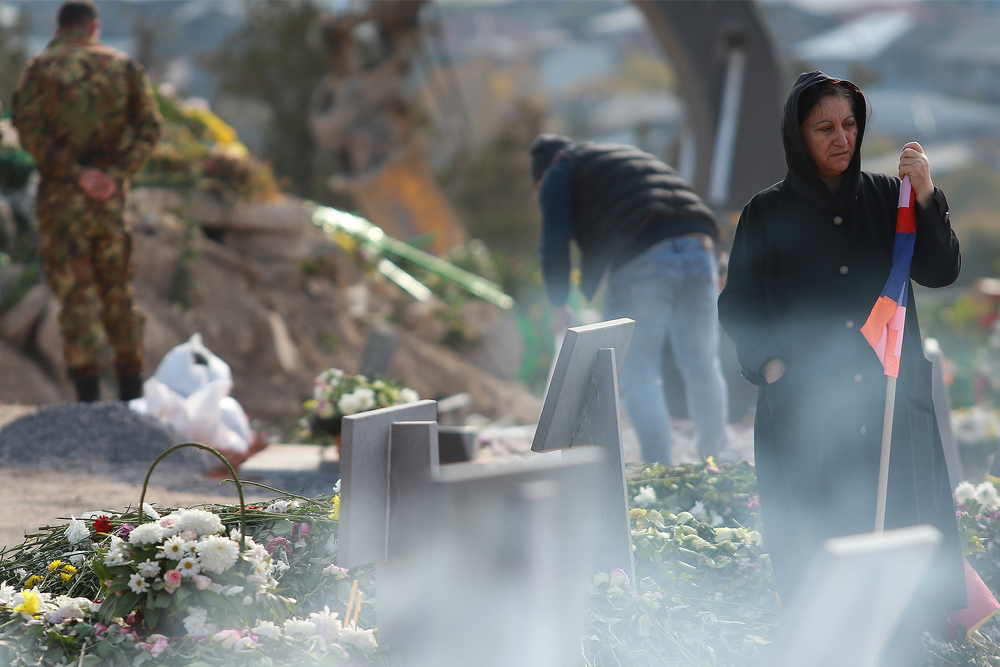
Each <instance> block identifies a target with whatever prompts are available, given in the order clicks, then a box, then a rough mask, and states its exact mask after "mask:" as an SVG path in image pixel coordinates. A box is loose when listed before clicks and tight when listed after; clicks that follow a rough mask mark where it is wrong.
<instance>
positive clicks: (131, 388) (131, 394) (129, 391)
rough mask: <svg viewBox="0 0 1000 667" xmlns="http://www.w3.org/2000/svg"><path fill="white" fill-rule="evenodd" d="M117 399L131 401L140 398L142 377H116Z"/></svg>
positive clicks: (137, 374) (136, 374)
mask: <svg viewBox="0 0 1000 667" xmlns="http://www.w3.org/2000/svg"><path fill="white" fill-rule="evenodd" d="M118 398H120V399H121V400H123V401H131V400H132V399H133V398H142V375H140V374H139V373H135V374H134V375H119V376H118Z"/></svg>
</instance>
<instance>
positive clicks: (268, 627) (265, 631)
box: [250, 621, 281, 640]
mask: <svg viewBox="0 0 1000 667" xmlns="http://www.w3.org/2000/svg"><path fill="white" fill-rule="evenodd" d="M250 632H252V633H254V634H255V635H257V636H258V637H263V638H264V639H274V640H278V639H281V628H279V627H278V626H277V625H275V624H274V623H272V622H271V621H261V622H260V623H258V624H257V625H256V626H255V627H254V629H253V630H251V631H250Z"/></svg>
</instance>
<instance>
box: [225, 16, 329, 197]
mask: <svg viewBox="0 0 1000 667" xmlns="http://www.w3.org/2000/svg"><path fill="white" fill-rule="evenodd" d="M246 6H247V20H246V22H245V23H244V25H243V27H242V28H240V29H239V30H237V31H236V32H235V33H234V34H233V35H232V36H231V37H229V38H228V40H227V41H226V43H225V44H223V46H222V48H221V49H220V50H219V52H218V54H217V55H215V56H213V57H212V58H211V60H210V62H209V66H210V68H211V69H212V70H213V71H214V72H215V73H216V74H217V75H218V76H219V87H220V90H222V91H223V92H225V93H229V94H232V95H235V96H237V97H249V98H253V99H256V100H259V101H261V102H263V103H264V104H266V105H267V107H268V108H269V109H270V111H271V114H272V116H271V120H270V122H269V123H268V126H267V128H266V141H267V155H266V157H267V159H268V160H270V162H271V163H272V164H273V165H274V169H275V171H276V173H277V174H278V175H279V176H280V177H281V178H287V179H288V184H289V186H290V187H289V189H290V190H291V191H293V192H294V193H295V194H297V195H300V196H303V197H307V198H312V199H319V198H321V197H322V195H323V194H324V193H325V186H324V185H322V181H323V179H317V178H316V174H315V173H314V172H315V162H314V159H315V157H314V153H315V146H314V142H313V139H312V134H311V133H310V130H309V126H308V117H307V111H308V109H309V106H310V105H309V103H310V97H311V95H312V91H313V89H314V88H315V86H316V84H317V83H318V82H319V81H320V79H321V78H322V77H323V76H324V75H326V74H327V73H328V72H329V69H330V65H329V62H328V60H327V56H326V53H325V51H324V48H323V44H322V40H321V39H320V33H319V31H320V26H321V22H322V10H321V8H320V7H319V6H317V4H316V3H314V2H310V1H303V0H292V1H284V0H265V1H264V2H248V3H247V5H246Z"/></svg>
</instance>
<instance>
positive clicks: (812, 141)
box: [801, 96, 858, 182]
mask: <svg viewBox="0 0 1000 667" xmlns="http://www.w3.org/2000/svg"><path fill="white" fill-rule="evenodd" d="M801 130H802V143H804V144H805V147H806V152H807V153H808V154H809V157H810V158H812V161H813V164H814V165H815V166H816V173H818V174H819V177H820V178H822V179H823V180H824V181H827V182H829V181H831V180H836V179H838V178H839V177H840V175H841V174H843V173H844V170H845V169H847V165H849V164H850V163H851V158H852V157H854V143H855V141H857V138H858V122H857V119H855V118H854V110H853V109H852V108H851V102H850V100H848V99H847V98H846V97H840V96H837V97H824V98H822V99H820V100H819V101H818V102H817V103H816V104H815V105H814V106H813V108H812V109H810V111H809V114H808V115H807V116H806V119H805V120H804V121H802V127H801Z"/></svg>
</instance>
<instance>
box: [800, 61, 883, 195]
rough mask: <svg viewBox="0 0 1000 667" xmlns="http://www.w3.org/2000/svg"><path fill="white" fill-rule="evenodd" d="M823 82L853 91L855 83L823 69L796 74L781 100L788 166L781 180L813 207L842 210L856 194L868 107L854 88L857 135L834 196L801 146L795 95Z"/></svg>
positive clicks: (859, 180)
mask: <svg viewBox="0 0 1000 667" xmlns="http://www.w3.org/2000/svg"><path fill="white" fill-rule="evenodd" d="M824 81H829V82H830V83H844V84H847V85H848V86H849V87H851V88H854V89H855V90H857V86H855V85H854V84H853V83H851V82H850V81H845V80H843V79H834V78H833V77H829V76H827V75H826V74H823V72H819V71H816V72H805V73H803V74H800V75H799V78H798V80H797V81H796V82H795V85H794V86H792V91H791V92H790V93H789V94H788V99H787V100H786V101H785V113H784V115H783V117H782V120H781V139H782V143H783V144H784V146H785V164H787V165H788V174H787V175H786V176H785V183H787V184H788V185H790V186H791V187H792V189H793V190H795V192H796V194H798V195H799V196H800V197H802V198H803V199H805V200H806V201H807V202H809V203H810V204H813V205H814V206H819V207H822V208H828V209H836V210H846V209H847V208H848V204H849V203H850V202H852V201H853V200H854V198H855V197H856V196H857V193H858V186H859V185H860V183H861V141H862V139H863V138H864V136H865V121H866V119H867V116H868V107H867V104H866V102H865V97H864V95H862V94H861V91H860V90H858V91H857V94H856V95H854V102H855V109H854V112H855V117H856V118H855V120H856V121H857V124H858V138H857V140H856V141H855V144H854V156H853V157H852V158H851V163H850V164H849V165H848V167H847V170H846V171H845V172H844V178H843V180H841V182H840V186H839V187H838V188H837V192H836V195H834V194H833V193H831V192H830V188H829V187H827V185H826V183H824V182H823V179H821V178H820V177H819V174H817V173H816V168H815V166H814V165H813V163H812V160H811V159H810V158H809V155H808V154H807V153H806V148H805V145H804V144H803V143H802V131H801V130H800V128H799V117H798V116H799V97H800V96H801V95H802V92H803V91H804V90H805V89H806V88H809V87H810V86H814V85H816V84H818V83H823V82H824Z"/></svg>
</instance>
